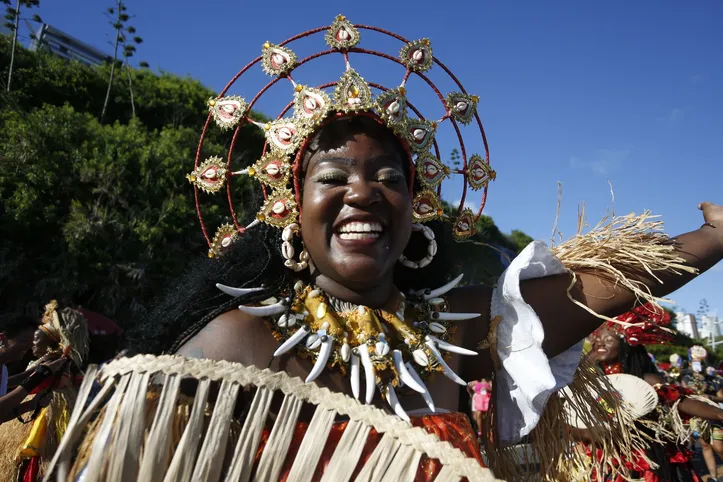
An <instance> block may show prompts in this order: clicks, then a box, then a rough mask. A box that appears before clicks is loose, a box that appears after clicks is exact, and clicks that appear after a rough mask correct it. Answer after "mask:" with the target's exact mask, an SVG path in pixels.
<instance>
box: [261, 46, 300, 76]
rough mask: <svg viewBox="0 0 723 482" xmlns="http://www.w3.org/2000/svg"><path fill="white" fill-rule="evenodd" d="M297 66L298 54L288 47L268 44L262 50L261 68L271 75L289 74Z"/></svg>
mask: <svg viewBox="0 0 723 482" xmlns="http://www.w3.org/2000/svg"><path fill="white" fill-rule="evenodd" d="M295 66H296V54H295V53H294V52H292V51H291V50H290V49H287V48H286V47H280V46H278V45H275V44H272V43H269V42H266V43H264V45H263V48H262V50H261V67H262V68H263V70H264V72H266V73H267V74H269V75H282V74H288V73H289V72H291V70H293V68H294V67H295Z"/></svg>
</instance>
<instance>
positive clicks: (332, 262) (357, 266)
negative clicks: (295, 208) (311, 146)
mask: <svg viewBox="0 0 723 482" xmlns="http://www.w3.org/2000/svg"><path fill="white" fill-rule="evenodd" d="M379 137H380V136H374V135H371V134H366V133H364V132H357V133H354V132H353V131H352V132H350V133H349V135H348V136H346V137H345V138H346V139H347V140H346V142H343V143H342V142H337V143H336V144H337V145H336V146H333V147H332V148H327V147H326V146H324V145H321V146H320V147H319V150H318V151H317V152H315V153H314V154H313V155H312V156H311V158H310V159H309V161H308V163H307V166H306V170H305V175H304V192H303V199H302V222H301V226H302V228H301V232H302V238H303V240H304V244H305V246H306V248H307V250H308V252H309V255H310V256H311V259H312V261H313V262H314V265H315V266H316V268H317V269H318V271H319V272H320V273H322V274H324V275H325V276H328V277H329V278H331V279H333V280H334V281H336V282H338V283H340V284H342V285H344V286H346V287H348V288H351V289H368V288H369V287H372V286H373V285H374V284H375V283H378V282H379V281H380V280H382V279H385V277H388V276H392V273H393V269H394V265H395V263H396V262H397V260H398V259H399V256H400V255H401V254H402V252H403V251H404V248H405V247H406V245H407V242H408V241H409V237H410V235H411V219H412V201H411V196H410V193H409V188H408V183H407V180H406V177H405V170H404V164H403V163H404V162H408V161H407V160H406V159H404V158H403V157H402V154H401V152H400V150H399V148H398V146H396V145H395V144H394V142H392V141H391V140H390V139H389V138H388V137H387V136H381V137H386V138H382V139H380V138H379Z"/></svg>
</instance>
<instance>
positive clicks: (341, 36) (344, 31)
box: [325, 15, 360, 50]
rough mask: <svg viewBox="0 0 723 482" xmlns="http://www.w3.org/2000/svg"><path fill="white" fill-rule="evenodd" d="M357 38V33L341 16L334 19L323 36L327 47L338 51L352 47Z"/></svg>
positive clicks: (357, 40)
mask: <svg viewBox="0 0 723 482" xmlns="http://www.w3.org/2000/svg"><path fill="white" fill-rule="evenodd" d="M359 38H360V37H359V31H358V30H357V29H356V28H355V27H354V26H353V25H352V24H351V22H349V21H348V20H347V19H346V17H344V16H343V15H339V16H337V17H336V19H335V20H334V23H332V24H331V27H329V30H327V32H326V36H325V40H326V43H327V45H328V46H329V47H331V48H333V49H338V50H346V49H350V48H351V47H354V46H355V45H356V44H357V43H359Z"/></svg>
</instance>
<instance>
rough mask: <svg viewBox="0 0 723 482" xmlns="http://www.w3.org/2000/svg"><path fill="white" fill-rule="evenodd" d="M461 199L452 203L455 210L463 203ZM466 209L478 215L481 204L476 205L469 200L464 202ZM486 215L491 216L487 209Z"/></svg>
mask: <svg viewBox="0 0 723 482" xmlns="http://www.w3.org/2000/svg"><path fill="white" fill-rule="evenodd" d="M461 201H462V200H461V199H457V200H455V201H453V202H452V206H453V207H454V208H457V207H458V206H459V203H460V202H461ZM464 207H465V208H467V209H471V210H472V212H473V213H475V214H477V210H478V209H479V203H476V202H474V201H470V200H469V199H465V200H464ZM484 213H485V214H486V215H487V216H489V215H490V214H489V213H488V212H487V209H485V210H484Z"/></svg>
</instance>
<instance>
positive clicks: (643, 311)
mask: <svg viewBox="0 0 723 482" xmlns="http://www.w3.org/2000/svg"><path fill="white" fill-rule="evenodd" d="M616 320H617V321H616V322H607V323H605V324H604V325H603V327H606V328H607V329H609V330H610V331H612V332H613V333H615V334H617V335H618V336H620V337H622V338H624V339H625V341H627V342H628V344H630V345H632V346H637V345H655V344H663V343H667V342H668V341H670V340H671V339H672V338H673V332H672V331H671V330H670V329H669V328H666V327H667V326H668V325H669V324H670V315H669V314H668V312H667V311H665V310H664V309H662V308H660V307H656V306H653V305H652V304H650V303H648V304H645V305H642V306H638V307H637V308H634V309H633V310H632V311H629V312H627V313H624V314H622V315H620V316H618V317H617V318H616ZM600 329H602V327H601V328H600Z"/></svg>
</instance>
